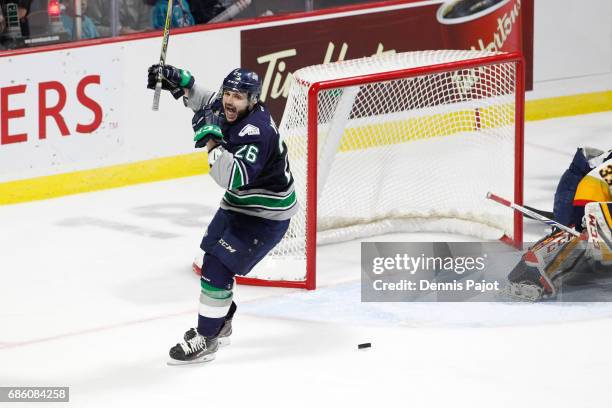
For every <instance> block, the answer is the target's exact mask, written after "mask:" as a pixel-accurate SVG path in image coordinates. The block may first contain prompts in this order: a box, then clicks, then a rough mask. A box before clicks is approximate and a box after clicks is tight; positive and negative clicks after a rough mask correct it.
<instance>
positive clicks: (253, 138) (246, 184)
mask: <svg viewBox="0 0 612 408" xmlns="http://www.w3.org/2000/svg"><path fill="white" fill-rule="evenodd" d="M158 71H159V65H154V66H152V67H150V68H149V75H148V88H151V89H153V88H154V87H155V82H156V77H157V73H158ZM162 75H163V82H162V88H163V89H165V90H168V91H169V92H170V93H171V94H172V95H173V96H174V97H175V98H177V99H178V98H180V97H181V96H182V97H183V100H184V103H185V105H186V106H187V107H189V108H191V109H192V110H193V111H194V112H195V115H194V117H193V120H192V125H193V130H194V132H195V138H194V140H195V142H196V144H195V146H196V147H197V148H202V147H205V148H206V150H207V151H208V162H209V165H210V175H211V176H212V178H213V180H215V182H216V183H217V184H218V185H219V186H221V187H223V188H224V189H226V191H225V194H224V195H223V199H222V200H221V205H220V208H219V210H218V211H217V213H216V214H215V216H214V217H213V219H212V221H211V222H210V224H209V225H208V229H207V231H206V232H205V234H204V237H203V239H202V243H201V245H200V247H201V249H202V250H203V251H204V253H205V254H204V259H203V264H202V275H201V279H200V284H201V293H200V307H199V316H198V325H197V328H196V329H191V330H189V331H187V332H186V333H185V335H184V336H183V341H182V342H181V343H179V344H177V345H176V346H174V347H172V348H171V349H170V358H171V360H170V362H169V364H185V363H196V362H204V361H210V360H212V359H213V358H214V356H215V352H216V351H217V349H218V347H219V343H220V340H221V343H223V340H225V339H227V336H229V334H231V321H232V317H233V314H234V312H235V311H236V305H235V303H234V302H233V301H232V297H233V287H234V276H235V275H246V274H247V273H249V271H250V270H251V269H252V268H253V267H254V266H255V265H256V264H257V263H258V262H259V261H260V260H261V259H262V258H263V257H264V256H265V255H266V254H267V253H268V252H269V251H270V250H271V249H272V248H273V247H274V246H275V245H276V244H277V243H278V242H279V241H280V240H281V239H282V237H283V235H284V234H285V232H286V231H287V228H288V227H289V219H290V218H291V216H293V215H294V214H295V213H296V212H297V210H298V205H297V200H296V195H295V191H294V186H293V177H292V175H291V171H290V169H289V162H288V158H287V147H286V145H285V143H284V142H283V141H282V138H281V136H280V135H279V133H278V129H277V127H276V125H275V123H274V120H273V119H272V117H271V116H270V113H269V112H268V110H267V108H266V107H265V106H264V105H263V104H262V103H261V102H260V101H259V94H260V91H261V82H260V80H259V77H258V76H257V74H256V73H255V72H252V71H249V70H246V69H240V68H238V69H235V70H233V71H232V72H230V73H229V75H227V77H225V79H224V80H223V84H222V86H221V90H220V91H219V92H218V93H216V92H212V91H208V90H206V89H203V88H202V87H200V86H198V85H197V84H195V80H194V77H193V75H191V74H190V73H189V72H188V71H185V70H182V69H178V68H175V67H173V66H170V65H164V66H163V68H162Z"/></svg>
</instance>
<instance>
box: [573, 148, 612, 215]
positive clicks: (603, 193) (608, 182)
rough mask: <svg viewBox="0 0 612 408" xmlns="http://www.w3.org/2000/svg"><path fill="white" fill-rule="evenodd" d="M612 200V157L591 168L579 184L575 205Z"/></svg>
mask: <svg viewBox="0 0 612 408" xmlns="http://www.w3.org/2000/svg"><path fill="white" fill-rule="evenodd" d="M606 201H612V158H611V159H608V160H606V161H604V162H603V163H602V164H600V165H599V166H597V167H595V168H594V169H593V170H591V171H590V172H589V173H588V174H587V175H586V176H584V178H583V179H582V180H581V181H580V183H579V184H578V188H577V189H576V194H575V196H574V206H584V205H586V204H588V203H592V202H606Z"/></svg>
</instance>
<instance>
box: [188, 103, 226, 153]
mask: <svg viewBox="0 0 612 408" xmlns="http://www.w3.org/2000/svg"><path fill="white" fill-rule="evenodd" d="M211 115H212V111H211V109H210V108H208V107H206V108H204V109H200V110H199V111H197V112H196V113H195V115H193V119H191V127H192V128H193V131H194V132H195V136H194V138H193V140H194V141H195V142H196V144H195V147H196V148H198V149H199V148H201V147H204V146H206V144H207V143H208V141H209V140H210V139H213V140H214V141H215V142H217V143H218V144H223V142H224V140H223V132H222V131H221V127H220V126H219V124H220V122H219V121H218V120H213V118H212V117H211ZM212 116H214V115H212Z"/></svg>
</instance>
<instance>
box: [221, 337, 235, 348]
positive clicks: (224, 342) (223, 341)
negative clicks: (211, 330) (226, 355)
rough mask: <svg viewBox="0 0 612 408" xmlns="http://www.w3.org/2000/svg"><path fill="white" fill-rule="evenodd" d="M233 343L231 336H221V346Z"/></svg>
mask: <svg viewBox="0 0 612 408" xmlns="http://www.w3.org/2000/svg"><path fill="white" fill-rule="evenodd" d="M230 344H232V339H230V338H229V337H219V347H227V346H229V345H230Z"/></svg>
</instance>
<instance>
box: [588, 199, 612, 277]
mask: <svg viewBox="0 0 612 408" xmlns="http://www.w3.org/2000/svg"><path fill="white" fill-rule="evenodd" d="M584 218H585V219H584V224H585V225H586V228H587V235H588V240H589V245H588V251H587V255H588V257H589V259H592V260H593V261H596V262H598V263H599V264H601V265H604V266H610V267H612V203H610V202H606V203H588V204H587V205H586V206H585V216H584Z"/></svg>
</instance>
